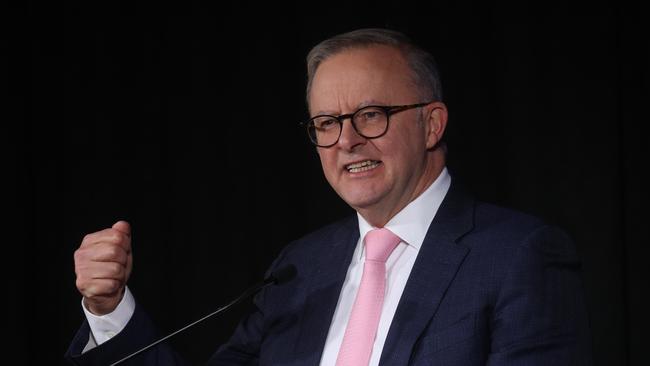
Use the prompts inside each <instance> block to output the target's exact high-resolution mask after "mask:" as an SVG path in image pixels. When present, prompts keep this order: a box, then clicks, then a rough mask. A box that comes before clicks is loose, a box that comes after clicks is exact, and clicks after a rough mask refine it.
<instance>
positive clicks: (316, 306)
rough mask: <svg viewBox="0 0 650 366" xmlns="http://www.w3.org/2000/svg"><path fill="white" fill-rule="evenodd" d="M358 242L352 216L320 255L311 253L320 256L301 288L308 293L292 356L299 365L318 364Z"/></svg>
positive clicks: (356, 225) (356, 227)
mask: <svg viewBox="0 0 650 366" xmlns="http://www.w3.org/2000/svg"><path fill="white" fill-rule="evenodd" d="M328 239H330V238H328ZM358 240H359V227H358V224H357V221H356V216H355V217H354V219H350V220H348V221H347V222H346V223H345V224H344V225H343V227H342V228H341V229H340V230H339V231H337V232H336V233H335V234H334V235H332V237H331V241H330V242H328V243H323V250H322V251H321V252H320V253H314V254H315V255H320V258H319V259H318V261H317V264H316V265H315V268H314V272H313V275H312V276H311V278H310V280H309V283H308V284H307V286H306V287H305V288H307V289H310V291H309V293H308V294H307V296H306V299H305V309H304V312H303V314H302V319H301V320H300V322H299V323H300V331H299V332H298V334H299V337H298V339H297V341H296V348H295V353H294V354H295V355H296V356H298V358H300V359H301V360H302V361H304V362H301V364H313V365H317V364H318V363H319V362H320V358H321V354H322V352H323V347H324V345H325V340H326V338H327V334H328V331H329V326H330V322H331V319H332V317H333V316H334V311H335V310H336V304H337V303H338V298H339V294H340V292H341V288H342V287H343V282H344V281H345V276H346V274H347V270H348V267H349V265H350V261H351V260H352V254H353V253H354V249H355V247H356V244H357V242H358ZM305 357H307V358H308V359H305Z"/></svg>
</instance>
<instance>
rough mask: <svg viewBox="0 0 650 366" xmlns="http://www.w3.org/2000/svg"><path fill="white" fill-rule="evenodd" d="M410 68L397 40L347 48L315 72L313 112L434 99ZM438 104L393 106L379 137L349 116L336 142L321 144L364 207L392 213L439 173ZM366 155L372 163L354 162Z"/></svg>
mask: <svg viewBox="0 0 650 366" xmlns="http://www.w3.org/2000/svg"><path fill="white" fill-rule="evenodd" d="M410 75H411V74H410V69H409V68H408V65H407V63H406V60H405V59H404V58H403V56H402V55H401V53H400V52H399V51H398V50H397V49H395V48H392V47H388V46H373V47H369V48H359V49H351V50H345V51H342V52H341V53H339V54H335V55H334V56H331V57H329V58H327V59H326V60H325V61H323V62H322V63H321V64H320V66H319V67H318V69H317V71H316V74H315V75H314V79H313V82H312V89H311V93H310V95H309V105H310V111H311V115H312V116H316V115H320V114H328V115H340V114H346V113H354V112H355V111H356V110H358V109H359V108H362V107H364V106H368V105H406V104H415V103H421V102H428V101H425V100H420V99H421V98H420V97H419V96H418V91H417V89H416V88H415V86H414V84H413V82H412V79H411V77H410ZM439 104H440V105H442V107H444V105H443V104H442V103H439ZM434 110H435V108H433V107H432V105H429V106H426V107H424V108H416V109H410V110H406V111H403V112H399V113H396V114H393V115H392V116H390V118H389V121H390V122H389V127H388V131H387V132H386V134H385V135H384V136H382V137H379V138H376V139H366V138H364V137H362V136H360V135H358V134H357V133H356V131H355V130H354V129H353V127H352V125H351V123H350V120H349V119H346V120H345V121H344V122H343V131H342V133H341V137H340V139H339V141H338V143H336V145H334V146H332V147H328V148H321V147H319V148H317V149H318V154H319V156H320V161H321V164H322V167H323V172H324V173H325V177H326V178H327V180H328V182H329V183H330V185H331V186H332V187H333V188H334V190H335V191H336V192H337V193H338V194H339V196H341V198H342V199H343V200H344V201H345V202H347V203H348V204H349V205H350V206H352V207H353V208H354V209H356V210H357V211H359V212H361V213H362V215H363V213H364V212H372V211H373V210H374V211H376V210H383V211H385V214H386V215H388V218H390V217H392V215H394V214H395V213H397V212H398V211H399V210H401V209H402V208H403V207H404V206H405V205H406V204H408V203H409V202H410V201H412V200H413V199H414V198H415V197H417V195H419V194H420V193H421V192H422V191H423V190H424V189H425V188H426V186H427V185H428V184H429V183H431V182H432V181H433V179H435V176H436V175H437V174H436V175H433V176H431V175H432V174H433V173H432V172H433V171H435V170H436V169H434V167H431V166H430V165H431V164H432V162H431V161H430V160H431V159H428V158H427V149H428V148H432V147H433V145H435V143H437V141H438V139H439V137H440V135H436V134H435V133H433V132H432V131H431V128H432V123H430V120H431V118H430V115H431V114H432V113H437V112H435V111H434ZM445 116H446V115H445ZM433 128H435V126H434V127H433ZM443 129H444V126H443ZM439 131H440V132H441V131H442V130H439ZM361 163H364V164H369V165H368V166H366V167H365V168H364V169H354V168H355V166H357V167H358V164H361ZM368 167H370V169H368ZM364 217H365V215H364Z"/></svg>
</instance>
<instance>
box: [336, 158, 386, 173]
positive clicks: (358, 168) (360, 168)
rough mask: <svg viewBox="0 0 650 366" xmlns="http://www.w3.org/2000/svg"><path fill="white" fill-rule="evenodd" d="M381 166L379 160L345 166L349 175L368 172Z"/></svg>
mask: <svg viewBox="0 0 650 366" xmlns="http://www.w3.org/2000/svg"><path fill="white" fill-rule="evenodd" d="M380 164H381V160H364V161H360V162H357V163H352V164H348V165H346V166H345V169H347V171H348V172H350V173H361V172H365V171H368V170H372V169H375V168H376V167H378V166H379V165H380Z"/></svg>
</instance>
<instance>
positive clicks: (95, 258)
mask: <svg viewBox="0 0 650 366" xmlns="http://www.w3.org/2000/svg"><path fill="white" fill-rule="evenodd" d="M132 262H133V259H132V257H131V227H130V226H129V223H128V222H126V221H118V222H116V223H115V225H113V227H111V228H110V229H104V230H101V231H97V232H95V233H92V234H88V235H86V236H85V237H84V239H83V241H82V242H81V245H80V246H79V249H77V251H75V253H74V268H75V273H76V274H77V289H79V292H81V294H82V295H83V297H84V304H85V305H86V308H87V309H88V310H90V312H92V313H93V314H95V315H104V314H108V313H110V312H112V311H113V310H115V308H116V307H117V305H118V304H119V303H120V301H121V300H122V296H123V295H124V287H125V286H126V281H127V280H128V279H129V275H130V274H131V267H132Z"/></svg>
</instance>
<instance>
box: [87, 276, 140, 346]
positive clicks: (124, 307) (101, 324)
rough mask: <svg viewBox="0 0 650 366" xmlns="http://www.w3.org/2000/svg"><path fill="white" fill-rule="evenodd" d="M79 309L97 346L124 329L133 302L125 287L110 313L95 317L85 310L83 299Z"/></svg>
mask: <svg viewBox="0 0 650 366" xmlns="http://www.w3.org/2000/svg"><path fill="white" fill-rule="evenodd" d="M81 308H82V309H83V310H84V313H85V314H86V319H87V320H88V325H90V331H91V332H92V338H94V340H95V343H96V344H97V345H98V346H99V345H101V344H102V343H104V342H106V341H108V340H109V339H111V338H113V337H115V335H116V334H117V333H119V332H121V331H122V329H124V328H125V327H126V324H127V323H128V322H129V320H131V316H132V315H133V312H134V311H135V300H134V299H133V295H131V291H129V288H128V287H125V288H124V296H123V297H122V300H121V301H120V303H119V304H118V305H117V307H116V308H115V310H113V312H111V313H108V314H105V315H101V316H98V315H95V314H93V313H91V312H90V311H88V309H86V306H85V305H84V304H83V299H82V300H81Z"/></svg>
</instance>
